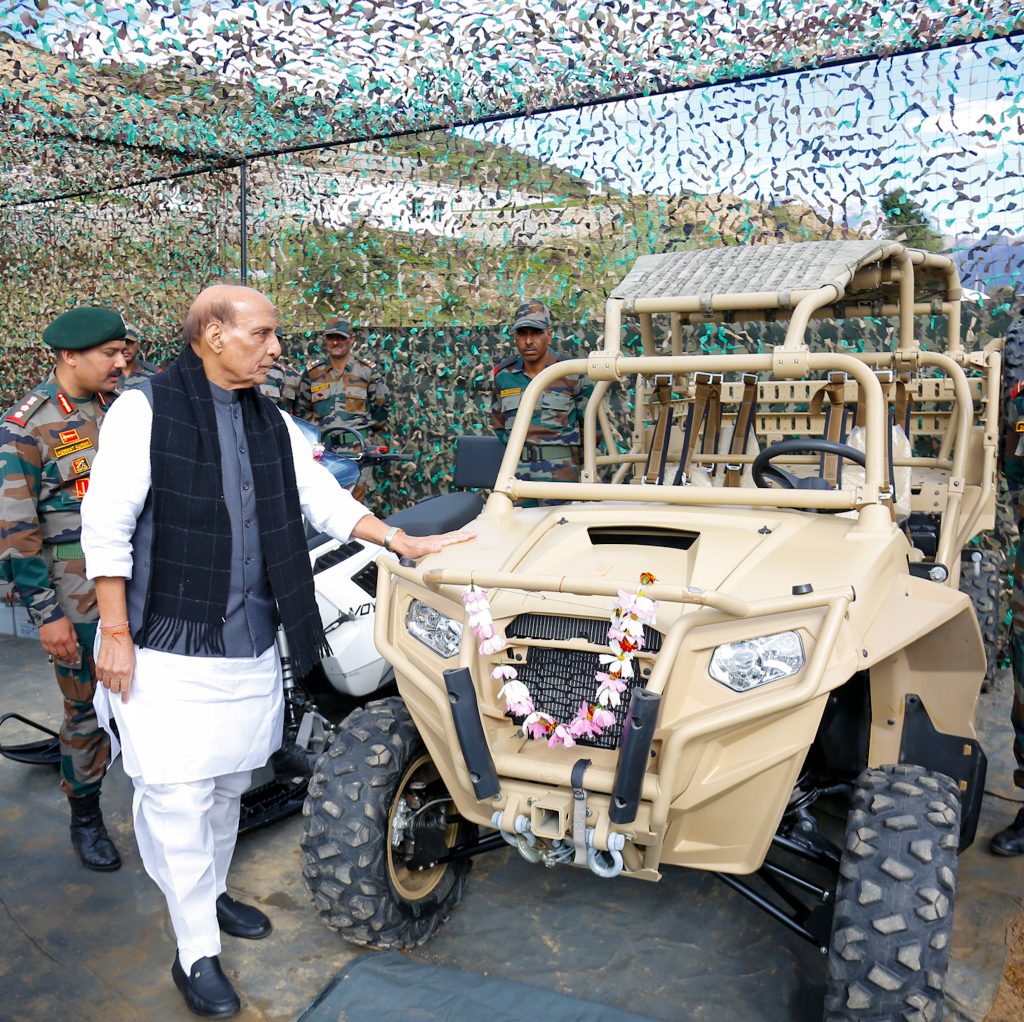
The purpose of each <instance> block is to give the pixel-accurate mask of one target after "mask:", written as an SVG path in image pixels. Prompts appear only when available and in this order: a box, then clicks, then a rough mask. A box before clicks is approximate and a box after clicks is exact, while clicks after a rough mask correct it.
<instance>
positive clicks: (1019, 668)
mask: <svg viewBox="0 0 1024 1022" xmlns="http://www.w3.org/2000/svg"><path fill="white" fill-rule="evenodd" d="M1018 322H1020V321H1018ZM1009 340H1010V338H1009V336H1008V337H1007V341H1008V343H1009ZM1004 423H1005V432H1006V435H1005V437H1004V447H1003V463H1004V474H1005V476H1006V481H1007V484H1008V486H1009V488H1010V493H1011V494H1012V495H1015V496H1016V498H1017V508H1016V514H1015V518H1016V522H1017V530H1018V533H1017V536H1018V538H1017V557H1016V560H1015V561H1014V565H1013V599H1012V605H1011V606H1012V617H1011V621H1010V663H1011V666H1012V668H1013V708H1012V709H1011V710H1010V723H1011V724H1012V725H1013V754H1014V758H1015V759H1016V761H1017V769H1016V770H1015V771H1014V773H1013V780H1014V783H1015V784H1016V785H1017V787H1018V788H1021V789H1024V542H1022V540H1024V529H1022V524H1024V490H1022V489H1021V479H1022V478H1024V382H1018V383H1015V384H1014V385H1013V387H1012V388H1011V389H1010V392H1009V400H1008V402H1007V407H1006V417H1005V420H1004ZM989 848H990V849H991V851H993V852H994V853H995V854H996V855H1024V809H1021V810H1020V811H1019V812H1018V813H1017V817H1016V819H1015V820H1014V821H1013V823H1011V824H1010V826H1009V827H1007V828H1005V829H1004V830H1001V831H1000V832H999V833H998V834H996V835H995V837H993V838H992V840H991V842H990V843H989Z"/></svg>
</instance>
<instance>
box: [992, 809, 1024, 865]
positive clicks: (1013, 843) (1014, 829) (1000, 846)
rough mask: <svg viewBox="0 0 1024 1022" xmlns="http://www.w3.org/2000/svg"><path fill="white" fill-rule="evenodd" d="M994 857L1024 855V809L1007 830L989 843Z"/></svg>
mask: <svg viewBox="0 0 1024 1022" xmlns="http://www.w3.org/2000/svg"><path fill="white" fill-rule="evenodd" d="M988 850H989V851H990V852H992V853H993V855H1024V809H1022V810H1021V811H1020V812H1019V813H1017V819H1015V820H1014V821H1013V823H1011V824H1010V826H1009V827H1007V828H1006V830H1001V831H1000V832H999V833H998V834H996V836H995V837H994V838H992V840H991V841H990V842H989V843H988Z"/></svg>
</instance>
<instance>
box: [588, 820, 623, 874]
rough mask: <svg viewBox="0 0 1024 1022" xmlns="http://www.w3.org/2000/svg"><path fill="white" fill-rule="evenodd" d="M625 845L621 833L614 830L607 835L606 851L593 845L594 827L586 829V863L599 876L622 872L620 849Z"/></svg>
mask: <svg viewBox="0 0 1024 1022" xmlns="http://www.w3.org/2000/svg"><path fill="white" fill-rule="evenodd" d="M625 845H626V838H625V836H624V835H623V834H618V833H615V832H614V831H613V832H612V833H611V834H609V835H608V851H604V850H603V849H600V848H595V847H594V828H593V827H591V828H589V829H588V830H587V865H588V866H589V867H590V872H591V873H594V874H595V875H597V876H599V877H606V878H611V877H617V876H618V875H619V874H620V873H621V872H622V849H623V848H624V847H625Z"/></svg>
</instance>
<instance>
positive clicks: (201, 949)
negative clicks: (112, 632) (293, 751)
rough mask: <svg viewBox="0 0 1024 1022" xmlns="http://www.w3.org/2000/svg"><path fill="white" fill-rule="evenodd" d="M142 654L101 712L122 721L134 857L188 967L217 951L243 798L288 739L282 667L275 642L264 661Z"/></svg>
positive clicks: (105, 719)
mask: <svg viewBox="0 0 1024 1022" xmlns="http://www.w3.org/2000/svg"><path fill="white" fill-rule="evenodd" d="M135 652H136V662H135V677H134V679H133V680H132V686H131V691H130V693H129V697H128V702H127V703H122V702H121V700H120V698H119V697H118V696H116V695H113V696H112V695H110V693H109V692H108V691H107V689H105V688H104V687H103V686H101V685H97V687H96V699H95V703H96V713H97V717H98V718H99V721H100V723H101V724H102V725H103V726H104V727H106V728H108V729H109V726H110V725H109V721H110V719H111V718H113V719H114V720H116V721H117V725H118V730H119V731H120V733H121V738H122V747H121V751H122V753H123V755H122V757H121V760H122V763H123V764H124V768H125V772H126V773H127V774H128V775H129V776H130V777H131V779H132V783H133V784H134V786H135V798H134V802H133V813H134V820H135V837H136V841H137V842H138V845H139V854H140V855H141V856H142V862H143V865H145V867H146V872H147V873H148V874H149V875H150V876H151V877H152V878H153V880H154V881H155V882H156V885H157V886H158V887H159V888H160V890H161V891H162V892H163V895H164V897H165V898H166V900H167V909H168V912H169V913H170V916H171V925H172V926H173V928H174V935H175V938H176V940H177V944H178V957H179V959H180V961H181V967H182V969H183V970H185V972H188V971H189V969H190V968H191V967H192V965H193V963H194V962H196V961H197V960H198V959H200V958H207V957H210V956H212V955H217V954H220V928H219V927H218V925H217V907H216V901H217V898H218V897H219V896H220V895H221V894H223V893H224V892H225V890H227V876H228V867H229V866H230V865H231V857H232V855H233V854H234V850H235V840H236V838H237V836H238V816H239V809H240V805H241V797H242V793H243V792H244V791H245V789H246V788H247V787H248V786H249V778H250V776H251V774H252V771H253V770H254V769H256V768H257V767H260V766H263V764H264V763H266V762H267V760H268V759H269V758H270V756H271V754H272V753H273V752H274V751H275V750H276V749H277V748H278V747H279V746H280V744H281V736H282V731H283V724H284V698H283V690H282V686H281V661H280V659H279V657H278V655H277V647H276V646H271V647H270V648H269V649H267V650H266V651H265V652H264V653H262V654H261V655H260V656H258V657H188V656H181V655H178V654H175V653H163V652H160V651H158V650H152V649H138V648H136V651H135ZM114 751H115V754H116V747H115V750H114Z"/></svg>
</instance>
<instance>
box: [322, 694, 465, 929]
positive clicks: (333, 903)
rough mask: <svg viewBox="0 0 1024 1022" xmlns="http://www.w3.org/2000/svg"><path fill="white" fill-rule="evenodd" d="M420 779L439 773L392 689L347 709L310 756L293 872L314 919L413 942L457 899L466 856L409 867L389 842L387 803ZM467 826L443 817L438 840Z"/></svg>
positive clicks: (434, 779)
mask: <svg viewBox="0 0 1024 1022" xmlns="http://www.w3.org/2000/svg"><path fill="white" fill-rule="evenodd" d="M423 784H426V785H428V786H429V787H430V789H431V790H436V788H437V787H438V786H439V785H440V781H439V779H438V774H437V770H436V768H435V767H434V766H433V762H432V761H431V759H430V757H429V755H428V754H427V751H426V748H425V747H424V745H423V741H422V739H421V738H420V736H419V733H418V732H417V730H416V727H415V725H414V724H413V722H412V719H411V718H410V716H409V713H408V711H407V710H406V708H405V704H404V703H403V702H402V700H401V699H399V698H390V699H381V700H377V701H376V702H372V703H368V704H367V705H366V706H365V707H363V708H362V709H358V710H355V711H354V712H353V713H351V714H349V716H348V717H347V718H346V719H345V720H344V721H343V722H342V724H341V726H340V728H339V729H338V731H337V732H336V733H335V736H334V739H333V741H332V742H331V744H330V746H329V747H328V748H327V749H325V750H324V752H323V754H322V755H321V756H320V759H319V760H318V761H317V764H316V769H315V770H314V773H313V776H312V778H311V779H310V782H309V794H308V796H307V798H306V801H305V804H304V805H303V807H302V814H303V816H304V817H305V822H304V826H303V835H302V852H303V854H302V875H303V878H304V879H305V881H306V887H307V888H308V889H309V892H310V894H311V895H312V896H313V901H314V903H315V905H316V907H317V910H318V911H319V913H320V918H321V919H322V920H323V921H324V922H325V923H326V924H327V925H328V926H329V927H331V928H332V929H335V930H339V931H340V932H341V934H342V936H343V937H344V938H345V939H346V940H348V941H350V942H351V943H353V944H360V945H363V946H365V947H374V948H393V947H403V948H409V947H415V946H416V945H417V944H422V943H423V942H424V941H426V940H428V939H429V938H430V937H431V935H432V934H433V933H434V931H435V930H436V929H437V927H438V926H440V925H441V923H443V922H444V921H445V920H446V919H447V918H448V915H449V913H450V912H451V911H452V909H453V908H455V906H456V905H457V904H458V903H459V901H460V900H461V899H462V892H463V890H464V888H465V886H466V877H467V874H468V873H469V869H470V866H471V864H472V863H471V860H470V859H460V860H457V861H455V862H451V863H448V864H446V865H441V866H436V867H433V868H428V869H422V870H415V869H410V868H408V867H406V866H404V865H403V857H402V853H401V852H400V851H399V850H398V849H395V848H393V847H392V843H391V833H392V822H393V814H394V812H395V811H396V807H397V806H398V805H399V804H400V800H401V799H402V797H403V794H404V793H406V792H409V791H410V785H412V786H413V787H414V788H415V787H416V786H418V785H423ZM444 794H447V793H446V792H445V793H444ZM453 811H454V809H453ZM474 832H475V831H474V829H473V828H471V827H470V826H469V825H467V824H461V825H453V826H451V827H449V828H448V831H447V832H446V835H445V840H446V843H447V844H448V845H449V847H451V846H452V845H453V844H456V843H457V842H458V841H461V840H465V839H467V838H468V837H469V836H470V835H471V834H472V833H474Z"/></svg>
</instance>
